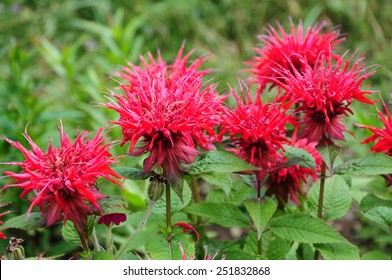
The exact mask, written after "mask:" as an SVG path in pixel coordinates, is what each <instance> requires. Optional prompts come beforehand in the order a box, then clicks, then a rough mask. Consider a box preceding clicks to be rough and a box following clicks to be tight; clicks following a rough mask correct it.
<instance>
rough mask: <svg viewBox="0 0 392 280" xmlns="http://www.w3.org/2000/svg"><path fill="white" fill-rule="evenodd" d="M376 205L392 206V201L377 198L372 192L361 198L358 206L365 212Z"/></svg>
mask: <svg viewBox="0 0 392 280" xmlns="http://www.w3.org/2000/svg"><path fill="white" fill-rule="evenodd" d="M376 207H388V208H392V201H390V200H385V199H382V198H379V197H377V196H375V195H374V194H372V193H369V194H368V195H366V196H365V197H364V198H363V199H362V200H361V203H360V208H361V211H363V212H367V211H369V210H370V209H373V208H376Z"/></svg>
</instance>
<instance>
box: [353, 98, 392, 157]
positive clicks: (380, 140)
mask: <svg viewBox="0 0 392 280" xmlns="http://www.w3.org/2000/svg"><path fill="white" fill-rule="evenodd" d="M383 107H384V111H385V114H386V116H385V115H384V114H383V113H382V112H381V111H380V110H378V115H379V117H380V120H381V121H382V123H383V124H384V127H383V128H377V127H372V126H365V125H361V126H360V127H362V128H367V129H369V130H370V131H371V132H372V133H373V135H372V136H370V137H368V138H366V139H365V140H364V141H363V142H362V144H368V143H370V142H373V143H375V145H374V146H373V147H372V148H371V150H372V151H373V152H376V153H386V154H387V155H388V156H392V117H391V113H390V112H389V110H388V107H387V105H386V104H385V103H383Z"/></svg>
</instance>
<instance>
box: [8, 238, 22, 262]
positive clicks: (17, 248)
mask: <svg viewBox="0 0 392 280" xmlns="http://www.w3.org/2000/svg"><path fill="white" fill-rule="evenodd" d="M23 241H24V240H23V239H22V238H15V237H11V238H10V244H9V245H8V246H7V251H8V253H9V254H10V257H11V259H13V260H24V259H25V251H24V248H23V247H22V246H21V245H20V244H22V243H23Z"/></svg>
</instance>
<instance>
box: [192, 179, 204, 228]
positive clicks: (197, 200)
mask: <svg viewBox="0 0 392 280" xmlns="http://www.w3.org/2000/svg"><path fill="white" fill-rule="evenodd" d="M191 189H192V197H193V202H194V203H195V204H197V203H200V193H199V184H198V183H197V179H196V178H195V177H194V176H191ZM191 217H192V221H193V222H195V224H196V225H200V224H201V223H202V219H201V217H199V216H196V215H192V216H191Z"/></svg>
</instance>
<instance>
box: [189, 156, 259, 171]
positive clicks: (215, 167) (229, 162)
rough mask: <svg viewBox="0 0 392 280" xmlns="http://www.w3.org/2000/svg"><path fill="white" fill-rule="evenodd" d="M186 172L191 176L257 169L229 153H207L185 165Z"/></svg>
mask: <svg viewBox="0 0 392 280" xmlns="http://www.w3.org/2000/svg"><path fill="white" fill-rule="evenodd" d="M186 170H187V172H188V173H189V174H191V175H199V174H202V173H209V172H221V173H225V172H227V173H228V172H240V171H252V170H259V169H258V168H257V167H254V166H252V165H250V164H249V163H247V162H246V161H243V160H242V159H240V158H239V157H237V156H235V155H233V154H231V153H229V152H224V151H209V152H206V153H205V154H203V155H202V156H201V157H199V158H198V160H197V161H196V162H195V163H193V164H190V165H186Z"/></svg>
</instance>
